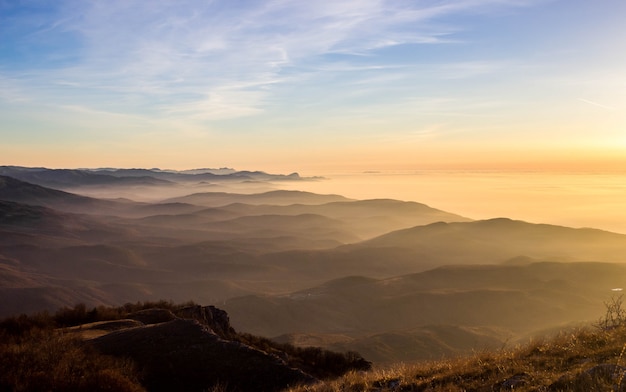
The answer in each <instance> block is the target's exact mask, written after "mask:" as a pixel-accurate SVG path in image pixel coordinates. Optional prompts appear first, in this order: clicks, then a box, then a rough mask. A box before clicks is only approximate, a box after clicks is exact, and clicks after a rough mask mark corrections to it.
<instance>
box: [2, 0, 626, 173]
mask: <svg viewBox="0 0 626 392" xmlns="http://www.w3.org/2000/svg"><path fill="white" fill-rule="evenodd" d="M624 26H626V2H624V1H622V0H598V1H593V2H592V1H588V0H571V1H559V0H457V1H446V0H437V1H435V0H424V1H420V0H414V1H404V0H393V1H391V0H390V1H382V0H360V1H349V0H347V1H341V2H339V1H315V2H304V1H226V0H215V1H201V0H193V1H158V0H156V1H132V0H124V1H115V0H113V1H84V0H80V1H79V0H76V1H73V0H69V1H68V0H57V1H52V0H50V1H46V0H33V1H17V0H0V118H1V119H2V121H0V137H1V138H2V140H3V142H2V143H1V144H0V156H2V157H3V159H2V162H0V164H18V165H28V166H51V167H85V166H89V167H94V166H120V167H139V166H142V167H155V166H159V167H170V168H190V167H206V166H234V167H237V168H241V169H262V170H263V169H265V170H274V171H277V170H280V171H283V170H284V171H293V170H300V171H303V170H304V171H307V170H310V171H313V172H314V171H315V170H329V169H331V168H332V169H337V170H340V169H342V168H345V169H357V170H360V169H363V170H372V169H387V168H389V169H413V168H415V169H419V168H430V167H442V168H445V167H492V166H493V167H497V166H502V167H509V166H510V167H526V166H529V165H530V166H533V165H534V166H541V165H544V166H550V165H557V164H561V165H565V166H567V165H574V166H575V165H576V163H580V164H585V165H587V164H588V163H589V162H596V163H597V162H599V161H607V162H608V161H610V164H611V165H619V164H621V163H623V162H624V161H623V160H622V158H623V157H624V156H626V114H625V113H626V28H625V27H624ZM283 168H284V169H283Z"/></svg>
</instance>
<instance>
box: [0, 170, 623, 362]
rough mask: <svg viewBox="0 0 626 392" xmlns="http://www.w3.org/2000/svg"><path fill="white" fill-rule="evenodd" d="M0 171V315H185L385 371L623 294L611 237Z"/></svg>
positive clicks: (266, 186)
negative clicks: (102, 308) (224, 318)
mask: <svg viewBox="0 0 626 392" xmlns="http://www.w3.org/2000/svg"><path fill="white" fill-rule="evenodd" d="M1 173H2V176H1V177H0V210H1V211H2V213H1V214H0V232H1V235H0V292H1V294H2V295H1V298H2V300H1V301H0V315H2V316H9V315H16V314H19V313H29V312H37V311H42V310H51V311H52V310H54V309H57V308H59V307H62V306H73V305H74V304H76V303H81V302H82V303H85V304H87V305H88V306H96V305H100V304H106V305H120V304H124V303H127V302H132V303H134V302H137V301H147V300H160V299H166V300H172V301H175V302H184V301H188V300H193V301H196V302H198V303H203V304H212V305H216V306H219V307H220V308H223V309H224V310H226V311H227V312H228V314H229V316H230V319H231V322H232V324H233V326H234V327H235V328H236V329H237V330H240V331H244V332H250V333H255V334H259V335H263V336H267V337H270V338H274V339H276V340H277V341H280V342H289V343H293V344H296V345H305V346H306V345H316V346H322V347H326V348H331V349H337V350H344V351H345V350H353V351H358V352H360V353H362V354H364V355H365V356H366V357H367V358H368V359H370V360H372V361H374V362H375V363H380V364H384V363H393V362H397V361H411V360H418V359H433V358H440V357H442V356H455V355H460V354H463V353H467V352H471V351H472V350H479V349H487V348H496V347H501V346H502V345H504V344H513V343H514V342H518V341H522V340H524V339H527V338H528V337H530V336H533V335H534V334H538V333H544V332H545V331H550V330H555V329H557V330H558V329H560V328H565V327H567V326H571V325H577V324H581V323H583V324H584V323H586V324H589V323H593V322H594V321H597V320H598V318H599V317H600V316H601V315H602V313H603V311H604V309H603V303H604V301H607V300H608V299H609V298H611V296H612V295H614V293H615V292H614V291H612V289H617V288H621V287H622V286H623V282H624V281H625V279H626V266H625V265H623V264H622V263H623V261H624V258H623V255H624V254H626V236H625V235H622V234H619V233H614V232H610V231H605V230H600V229H591V228H572V227H566V226H559V225H553V224H545V223H541V224H540V223H529V222H525V221H521V220H513V219H509V218H503V217H497V218H491V219H482V220H481V219H479V220H475V219H470V218H469V217H467V216H465V214H464V211H463V210H458V211H451V212H447V211H444V210H440V209H438V208H436V207H438V206H437V205H426V204H422V203H419V202H417V201H406V200H404V201H403V200H398V199H403V198H401V197H399V198H398V199H394V198H373V199H367V198H362V199H361V198H356V197H355V194H356V193H358V192H359V190H358V189H356V190H353V191H352V192H351V193H350V197H346V196H344V195H342V192H340V191H341V188H342V187H341V186H337V189H338V191H337V192H330V190H329V189H328V191H327V192H319V193H312V192H309V191H301V190H298V189H297V188H298V187H301V188H302V189H305V190H311V189H312V188H315V187H317V189H319V187H328V186H329V185H332V186H335V185H336V184H338V182H339V180H337V179H332V180H331V179H329V178H321V177H300V176H296V175H291V176H289V175H272V174H267V173H262V172H237V171H232V172H229V173H227V174H224V173H220V174H214V173H210V172H204V173H202V172H194V173H193V174H192V173H182V172H176V173H175V172H170V173H163V172H161V171H154V172H152V171H148V170H146V171H135V172H133V173H132V175H128V174H129V173H124V172H123V171H120V172H107V173H103V172H101V171H96V170H48V169H32V168H16V167H3V168H2V170H1ZM112 173H114V174H112ZM139 174H141V175H139ZM207 174H208V175H207ZM207 177H210V181H208V180H207ZM379 179H380V176H379V175H377V176H374V177H372V178H371V179H370V180H368V181H372V182H376V181H377V180H379ZM26 180H29V181H30V182H29V181H26ZM412 180H413V181H418V180H419V177H415V178H413V177H412ZM383 183H384V182H383ZM348 184H350V183H349V182H348ZM385 184H386V183H385ZM425 187H427V184H421V185H420V186H419V187H418V189H419V188H425ZM387 191H388V192H392V191H393V188H389V189H383V190H382V191H381V190H379V191H377V192H387ZM96 195H98V196H99V197H94V196H96ZM404 196H407V195H406V194H405V195H404ZM458 197H459V198H462V197H463V195H459V196H458ZM470 201H471V200H470ZM457 202H459V201H457ZM512 203H513V201H512ZM470 204H471V203H470ZM598 218H600V217H598Z"/></svg>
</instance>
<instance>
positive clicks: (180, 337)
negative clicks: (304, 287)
mask: <svg viewBox="0 0 626 392" xmlns="http://www.w3.org/2000/svg"><path fill="white" fill-rule="evenodd" d="M194 308H195V307H194ZM206 308H210V307H206ZM209 311H212V310H209ZM204 314H209V313H208V312H205V313H204ZM211 314H213V313H211ZM217 314H220V313H219V312H218V313H217ZM223 326H224V325H222V327H223ZM92 343H93V345H94V346H95V347H96V348H97V349H98V350H99V351H101V352H102V353H104V354H108V355H115V356H124V357H129V358H131V359H132V360H134V361H135V363H136V365H137V366H138V368H139V369H141V370H142V371H143V375H144V380H143V384H144V385H145V386H146V387H147V389H148V390H149V391H206V390H210V388H211V387H213V386H215V385H221V386H227V388H228V390H231V389H232V390H237V391H279V390H282V389H284V388H286V387H288V386H290V385H291V386H293V385H296V384H300V383H310V382H314V381H315V379H314V378H313V377H311V376H309V375H307V374H305V373H304V372H302V371H300V370H297V369H293V368H290V367H289V366H287V364H286V363H285V362H284V361H283V360H281V359H280V358H278V357H276V356H273V355H270V354H267V353H265V352H263V351H260V350H257V349H255V348H252V347H250V346H247V345H244V344H242V343H238V342H234V341H229V340H225V339H222V338H221V337H220V336H218V335H217V334H216V333H214V332H213V331H212V329H209V328H208V327H207V326H206V325H203V324H201V322H200V321H198V320H195V319H175V320H172V321H168V322H165V323H160V324H154V325H148V326H144V327H139V328H131V329H127V330H121V331H115V332H112V333H109V334H107V335H105V336H102V337H99V338H97V339H94V340H92Z"/></svg>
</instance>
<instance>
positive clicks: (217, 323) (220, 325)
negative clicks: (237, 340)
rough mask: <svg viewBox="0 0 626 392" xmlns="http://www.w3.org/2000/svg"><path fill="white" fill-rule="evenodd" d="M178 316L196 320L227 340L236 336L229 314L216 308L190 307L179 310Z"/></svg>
mask: <svg viewBox="0 0 626 392" xmlns="http://www.w3.org/2000/svg"><path fill="white" fill-rule="evenodd" d="M176 314H177V316H178V317H180V318H183V319H192V320H196V321H198V322H199V323H200V324H202V325H206V326H207V327H209V328H211V330H213V332H215V333H216V334H217V335H219V336H221V337H226V338H227V337H230V336H232V335H233V334H235V330H234V329H233V327H232V326H231V325H230V319H229V318H228V313H226V312H225V311H224V310H222V309H219V308H216V307H215V306H212V305H209V306H200V305H194V306H188V307H186V308H182V309H180V310H178V311H177V312H176Z"/></svg>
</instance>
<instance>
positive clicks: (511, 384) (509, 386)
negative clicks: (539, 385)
mask: <svg viewBox="0 0 626 392" xmlns="http://www.w3.org/2000/svg"><path fill="white" fill-rule="evenodd" d="M529 381H530V375H529V374H528V373H518V374H516V375H514V376H513V377H509V378H507V379H506V380H504V381H502V382H499V383H498V384H496V385H495V386H494V388H493V390H494V391H511V390H515V389H519V388H521V387H523V386H525V385H528V383H529Z"/></svg>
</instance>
